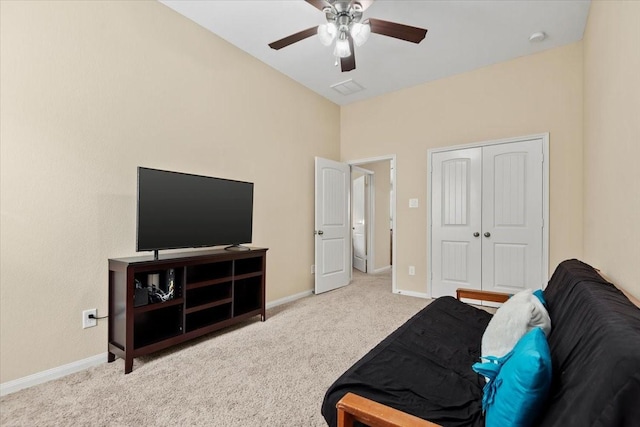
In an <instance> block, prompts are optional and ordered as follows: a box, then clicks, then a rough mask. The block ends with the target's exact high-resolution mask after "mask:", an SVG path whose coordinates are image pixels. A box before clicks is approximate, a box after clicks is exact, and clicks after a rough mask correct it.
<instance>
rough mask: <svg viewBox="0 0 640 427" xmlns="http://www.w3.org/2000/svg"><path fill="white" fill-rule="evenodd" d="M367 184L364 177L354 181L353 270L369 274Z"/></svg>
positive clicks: (352, 210) (352, 188)
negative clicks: (366, 208)
mask: <svg viewBox="0 0 640 427" xmlns="http://www.w3.org/2000/svg"><path fill="white" fill-rule="evenodd" d="M365 184H366V176H365V175H363V176H361V177H358V178H356V179H354V180H353V181H352V185H351V212H352V217H351V218H352V225H351V226H352V229H353V230H352V231H353V233H352V235H353V237H352V238H353V268H355V269H358V270H360V271H362V272H364V273H366V272H367V241H366V219H365V200H364V199H365Z"/></svg>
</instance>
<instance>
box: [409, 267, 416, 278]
mask: <svg viewBox="0 0 640 427" xmlns="http://www.w3.org/2000/svg"><path fill="white" fill-rule="evenodd" d="M415 275H416V268H415V267H414V266H413V265H410V266H409V276H415Z"/></svg>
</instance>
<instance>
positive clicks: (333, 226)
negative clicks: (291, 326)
mask: <svg viewBox="0 0 640 427" xmlns="http://www.w3.org/2000/svg"><path fill="white" fill-rule="evenodd" d="M315 185H316V188H315V203H316V211H315V262H316V274H315V293H316V294H319V293H321V292H326V291H330V290H332V289H336V288H339V287H342V286H345V285H347V284H349V281H350V279H351V262H350V261H351V226H350V217H349V188H350V186H351V172H350V169H349V165H347V164H344V163H339V162H336V161H333V160H328V159H323V158H320V157H316V180H315Z"/></svg>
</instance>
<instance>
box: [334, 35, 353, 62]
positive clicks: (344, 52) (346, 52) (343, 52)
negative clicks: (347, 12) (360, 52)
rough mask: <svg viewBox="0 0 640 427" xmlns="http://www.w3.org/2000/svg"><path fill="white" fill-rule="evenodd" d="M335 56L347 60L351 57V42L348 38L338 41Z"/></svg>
mask: <svg viewBox="0 0 640 427" xmlns="http://www.w3.org/2000/svg"><path fill="white" fill-rule="evenodd" d="M333 54H334V55H335V56H338V57H340V58H347V57H349V56H351V48H350V47H349V40H347V38H346V37H345V38H342V37H340V38H339V39H338V40H336V48H335V49H334V50H333Z"/></svg>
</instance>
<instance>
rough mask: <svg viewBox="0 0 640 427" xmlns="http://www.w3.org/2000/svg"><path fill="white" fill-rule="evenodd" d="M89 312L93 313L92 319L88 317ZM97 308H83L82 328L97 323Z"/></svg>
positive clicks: (90, 326)
mask: <svg viewBox="0 0 640 427" xmlns="http://www.w3.org/2000/svg"><path fill="white" fill-rule="evenodd" d="M90 314H93V319H91V318H90V317H89V315H90ZM96 317H98V309H96V308H92V309H90V310H84V311H83V312H82V329H86V328H93V327H94V326H96V325H97V324H98V320H97V319H96Z"/></svg>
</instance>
